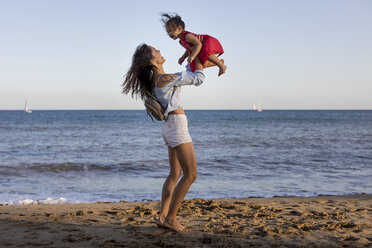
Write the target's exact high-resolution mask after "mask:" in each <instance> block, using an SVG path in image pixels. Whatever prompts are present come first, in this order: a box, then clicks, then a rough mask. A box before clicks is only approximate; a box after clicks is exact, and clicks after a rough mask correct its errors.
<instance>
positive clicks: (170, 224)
mask: <svg viewBox="0 0 372 248" xmlns="http://www.w3.org/2000/svg"><path fill="white" fill-rule="evenodd" d="M163 227H166V228H169V229H171V230H173V231H176V232H184V231H185V227H184V226H182V225H181V224H180V223H179V222H178V221H177V220H174V221H169V220H165V221H164V222H163Z"/></svg>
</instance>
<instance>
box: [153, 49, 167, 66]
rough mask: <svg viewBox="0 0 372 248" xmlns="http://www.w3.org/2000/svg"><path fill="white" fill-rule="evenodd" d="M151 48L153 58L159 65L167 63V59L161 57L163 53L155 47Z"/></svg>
mask: <svg viewBox="0 0 372 248" xmlns="http://www.w3.org/2000/svg"><path fill="white" fill-rule="evenodd" d="M150 48H151V53H152V57H153V59H154V62H155V63H157V64H163V63H164V62H165V58H164V57H163V56H161V53H160V51H159V50H156V49H155V48H154V47H150Z"/></svg>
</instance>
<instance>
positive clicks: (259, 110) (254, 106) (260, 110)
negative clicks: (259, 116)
mask: <svg viewBox="0 0 372 248" xmlns="http://www.w3.org/2000/svg"><path fill="white" fill-rule="evenodd" d="M253 110H257V112H262V109H261V108H258V109H257V107H256V104H253Z"/></svg>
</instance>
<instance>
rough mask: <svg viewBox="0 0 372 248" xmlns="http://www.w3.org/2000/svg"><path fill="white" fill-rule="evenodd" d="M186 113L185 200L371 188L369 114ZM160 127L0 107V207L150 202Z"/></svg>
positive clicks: (126, 118) (140, 113)
mask: <svg viewBox="0 0 372 248" xmlns="http://www.w3.org/2000/svg"><path fill="white" fill-rule="evenodd" d="M186 114H187V116H188V121H189V131H190V134H191V137H192V139H193V144H194V147H195V152H196V157H197V169H198V178H197V180H196V181H195V183H194V184H193V185H192V186H191V188H190V191H189V193H188V194H187V195H186V199H192V198H204V199H216V198H245V197H274V196H317V195H351V194H362V193H366V194H371V193H372V111H371V110H360V111H359V110H347V111H343V110H264V111H262V112H257V111H254V110H188V111H186ZM161 125H162V123H161V122H158V121H156V120H155V123H153V122H152V121H151V119H150V118H149V117H148V116H147V114H146V112H145V111H144V110H113V111H108V110H99V111H93V110H92V111H78V110H73V111H70V110H69V111H41V110H40V111H37V110H35V111H33V113H32V114H28V113H26V112H24V111H0V205H19V204H43V203H56V204H58V203H80V202H97V201H103V202H119V201H157V200H160V196H161V189H162V184H163V182H164V180H165V179H166V177H167V175H168V173H169V163H168V149H167V147H166V146H165V144H164V141H163V138H162V134H161Z"/></svg>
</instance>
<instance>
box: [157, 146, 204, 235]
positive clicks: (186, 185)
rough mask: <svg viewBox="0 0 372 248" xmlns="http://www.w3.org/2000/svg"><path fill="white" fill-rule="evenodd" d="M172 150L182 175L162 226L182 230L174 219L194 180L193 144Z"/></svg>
mask: <svg viewBox="0 0 372 248" xmlns="http://www.w3.org/2000/svg"><path fill="white" fill-rule="evenodd" d="M174 151H175V153H176V156H177V160H178V161H179V164H180V166H181V168H182V172H183V176H182V178H181V180H180V181H179V182H178V184H177V186H176V188H175V189H174V192H173V196H172V201H171V203H170V206H169V211H168V215H167V217H166V219H165V221H164V226H165V227H168V228H170V229H173V230H175V231H182V230H183V229H184V227H183V226H182V225H181V224H180V223H179V222H178V221H177V220H176V215H177V211H178V208H179V207H180V205H181V203H182V201H183V199H184V198H185V195H186V194H187V192H188V191H189V189H190V186H191V184H192V183H193V182H194V181H195V180H196V177H197V171H196V157H195V150H194V146H193V144H192V143H191V142H189V143H185V144H182V145H179V146H177V147H175V148H174Z"/></svg>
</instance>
